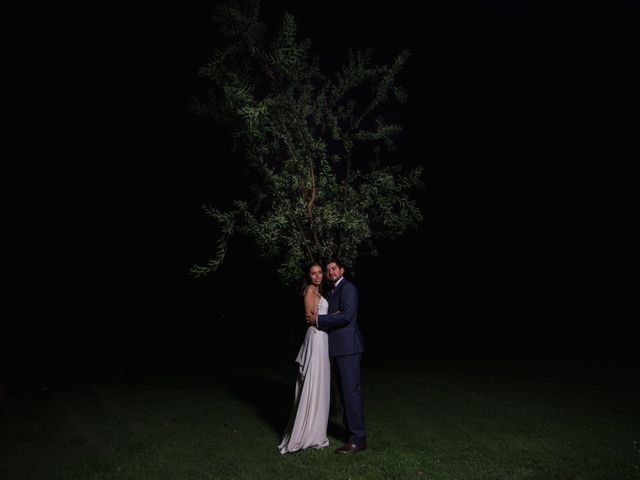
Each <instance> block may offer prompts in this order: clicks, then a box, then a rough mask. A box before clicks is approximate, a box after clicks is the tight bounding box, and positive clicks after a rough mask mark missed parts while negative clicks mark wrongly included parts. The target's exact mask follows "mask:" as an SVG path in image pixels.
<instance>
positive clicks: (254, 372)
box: [216, 359, 296, 435]
mask: <svg viewBox="0 0 640 480" xmlns="http://www.w3.org/2000/svg"><path fill="white" fill-rule="evenodd" d="M232 360H233V359H227V361H225V362H224V363H221V364H219V365H218V367H217V368H216V370H217V373H218V378H219V379H221V380H222V382H223V384H224V386H225V387H226V388H227V389H228V390H229V392H230V393H231V394H232V395H234V396H235V397H236V398H238V399H239V400H241V401H242V402H244V403H246V404H248V405H250V406H252V407H253V408H254V409H255V411H256V413H257V415H258V417H259V418H260V419H261V420H263V421H264V422H265V423H267V424H268V425H269V427H271V429H272V430H273V431H274V433H276V434H277V435H282V434H283V433H284V430H285V428H286V426H287V421H288V420H289V415H290V413H291V407H292V405H293V399H294V391H295V385H294V380H295V378H296V368H295V365H292V366H291V367H290V368H288V367H287V366H286V365H284V366H283V365H266V364H260V363H259V362H258V361H256V360H246V359H245V360H237V361H232Z"/></svg>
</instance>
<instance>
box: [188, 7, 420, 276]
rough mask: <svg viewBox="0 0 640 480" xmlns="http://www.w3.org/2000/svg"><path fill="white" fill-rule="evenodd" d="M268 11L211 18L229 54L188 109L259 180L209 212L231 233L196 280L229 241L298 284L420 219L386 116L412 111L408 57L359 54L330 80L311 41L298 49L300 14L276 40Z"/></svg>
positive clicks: (224, 10) (350, 55) (217, 57)
mask: <svg viewBox="0 0 640 480" xmlns="http://www.w3.org/2000/svg"><path fill="white" fill-rule="evenodd" d="M259 10H260V4H259V2H258V1H257V0H237V1H231V2H229V3H225V4H223V5H221V6H219V7H218V9H217V11H216V14H215V15H214V17H213V18H214V21H215V22H216V23H217V25H218V27H219V31H220V33H221V34H222V36H223V37H224V38H225V45H224V46H223V47H221V48H218V49H217V50H215V52H214V53H213V55H212V57H211V58H210V60H209V61H208V63H207V64H206V65H205V66H204V67H202V68H201V69H200V71H199V74H200V75H201V76H202V77H204V78H205V79H207V80H208V81H210V85H211V87H210V88H209V90H208V91H207V92H206V94H205V95H201V96H199V97H197V96H196V97H194V98H193V99H192V102H191V105H190V108H191V110H192V111H193V112H195V113H197V114H201V115H205V116H211V117H213V118H215V119H217V120H218V121H219V122H221V123H222V124H223V125H224V126H225V127H226V128H228V129H229V130H230V132H231V136H232V139H233V145H234V149H235V150H237V151H239V152H241V153H242V157H243V158H245V159H246V161H247V162H248V166H249V167H250V168H251V169H252V170H253V171H254V172H256V173H257V174H258V178H259V179H260V181H259V182H258V183H257V184H256V185H255V186H254V188H253V198H251V199H250V200H235V201H234V202H233V207H232V208H231V209H229V210H228V211H221V210H219V209H217V208H215V207H213V206H210V205H205V206H203V209H204V211H205V213H206V214H207V215H208V216H210V217H211V218H212V219H214V220H215V221H217V222H218V223H219V224H220V226H221V233H222V234H221V238H220V239H219V240H218V246H217V252H216V255H215V258H212V259H210V260H209V261H208V262H207V263H206V264H205V265H194V266H193V267H192V268H191V273H192V274H193V275H194V276H196V277H197V276H202V275H206V274H208V273H209V272H211V271H214V270H216V269H217V268H218V266H219V265H220V264H221V263H222V261H223V259H224V256H225V253H226V251H227V246H228V243H229V240H230V238H231V237H232V236H233V235H234V234H244V235H248V236H249V237H251V238H252V239H253V240H254V241H255V243H256V245H257V246H258V248H259V249H260V252H261V254H262V255H264V256H266V257H270V258H275V259H277V260H278V261H279V262H280V267H279V269H278V273H279V275H280V278H281V280H282V282H283V283H284V284H289V283H291V282H292V281H294V280H297V279H299V278H300V276H301V274H302V273H303V270H302V269H303V267H304V265H305V264H306V263H308V262H310V261H319V262H321V263H323V262H325V261H326V260H327V259H329V258H335V257H337V258H340V259H342V260H343V262H345V263H346V264H347V265H350V266H354V265H355V264H356V261H357V260H358V258H359V256H360V255H362V254H365V253H368V254H371V255H377V250H376V246H375V242H376V240H378V239H380V238H384V237H390V238H395V237H397V236H398V235H400V234H402V233H403V232H405V231H406V230H407V229H409V228H412V227H415V226H416V225H417V224H418V222H420V221H421V220H422V215H421V213H420V210H419V208H418V207H417V205H416V202H415V200H414V199H412V197H411V195H412V193H413V192H415V190H416V189H417V188H419V187H420V186H421V180H420V175H421V169H420V167H417V168H414V169H410V170H407V169H403V168H402V167H401V166H400V165H391V164H385V163H384V162H383V158H382V157H383V151H384V150H385V149H386V150H387V151H389V150H393V149H394V140H395V138H396V137H397V135H398V134H399V133H400V132H401V130H402V129H401V127H400V126H399V125H395V124H389V123H387V122H386V121H385V120H384V119H383V117H382V113H383V107H385V106H386V105H387V104H388V103H389V102H390V101H392V100H394V99H395V100H396V101H397V102H400V103H403V102H405V101H406V98H407V94H406V92H405V90H404V89H403V88H402V87H401V86H400V85H398V83H397V77H398V74H399V72H400V71H401V69H402V68H403V67H404V65H405V63H406V62H407V60H408V58H409V52H408V51H403V52H401V53H400V54H399V55H397V57H396V58H395V59H394V60H393V61H392V62H391V63H389V64H385V65H375V64H374V63H373V62H372V53H371V51H366V52H358V51H353V50H351V49H350V50H349V51H348V52H347V53H346V61H345V62H344V64H343V65H342V67H341V68H339V69H338V71H337V72H334V73H333V74H331V75H325V74H323V73H322V71H321V68H320V62H319V59H318V58H312V57H311V55H310V48H311V43H310V41H309V40H308V39H307V40H304V41H302V42H298V40H297V39H296V34H297V24H296V21H295V19H294V18H293V16H291V15H290V14H288V13H285V15H284V19H283V21H282V25H281V27H280V29H279V31H278V32H277V33H276V34H275V36H274V38H273V39H271V40H269V39H268V35H267V28H266V26H265V24H264V23H263V22H262V21H261V20H260V16H259Z"/></svg>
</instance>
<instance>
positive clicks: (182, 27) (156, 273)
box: [18, 1, 638, 374]
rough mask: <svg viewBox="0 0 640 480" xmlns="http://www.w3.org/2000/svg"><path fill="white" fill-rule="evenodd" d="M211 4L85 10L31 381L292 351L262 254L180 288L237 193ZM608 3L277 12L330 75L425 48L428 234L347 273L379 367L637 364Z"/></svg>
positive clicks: (414, 63) (413, 122)
mask: <svg viewBox="0 0 640 480" xmlns="http://www.w3.org/2000/svg"><path fill="white" fill-rule="evenodd" d="M214 5H215V4H214V3H207V4H186V3H185V4H181V5H180V6H172V7H162V8H161V9H158V8H156V7H154V8H153V9H152V8H149V9H146V8H139V9H137V10H136V11H133V10H127V9H124V8H123V9H118V10H111V11H105V12H92V14H91V15H89V14H88V12H87V16H86V17H85V19H84V27H83V30H84V29H86V30H87V31H92V30H93V32H92V33H93V35H92V37H93V38H95V37H97V42H96V43H95V44H94V45H93V46H91V47H89V46H88V45H86V46H83V45H78V43H82V38H74V43H75V47H76V52H77V53H76V55H75V56H74V59H75V60H77V62H74V63H75V68H74V69H71V70H70V73H69V77H66V79H65V81H64V82H63V83H67V90H66V91H69V92H70V93H71V95H72V97H73V100H72V101H71V103H70V105H71V104H72V105H73V106H72V107H70V108H69V109H68V110H67V115H68V116H69V117H73V118H71V119H70V121H69V122H68V123H69V124H71V125H73V128H72V130H71V132H69V131H67V130H65V133H64V135H61V134H60V135H54V136H57V137H58V141H59V142H60V144H62V145H63V148H64V147H65V146H66V144H68V148H69V152H71V153H70V154H69V157H70V158H69V163H66V162H64V161H58V163H57V164H56V167H55V168H54V167H51V166H49V167H48V168H50V169H51V172H52V174H54V175H55V182H51V183H55V187H51V185H49V187H50V188H49V189H47V198H46V199H45V202H44V205H43V206H44V207H46V209H45V210H46V211H47V212H48V214H47V215H44V216H43V217H44V218H43V219H41V220H38V221H37V222H35V223H36V224H37V226H36V229H37V231H38V235H36V238H35V240H32V241H31V244H30V247H31V251H32V254H31V255H32V258H35V259H36V260H35V261H36V263H38V262H39V261H40V260H39V259H42V258H44V259H46V260H45V262H44V263H45V265H46V266H45V267H44V268H40V269H37V270H36V273H35V274H34V275H30V281H31V282H32V283H34V284H36V286H37V287H38V294H37V295H32V294H31V293H27V292H25V291H22V294H23V295H19V298H20V299H21V300H22V303H23V310H22V311H23V317H22V318H23V320H21V321H20V323H21V324H22V325H23V326H25V327H26V328H24V329H23V330H21V334H20V335H21V338H24V339H26V340H27V342H26V345H27V346H26V347H25V348H23V350H22V353H21V355H20V356H19V357H18V358H19V359H20V362H21V363H20V364H21V365H26V364H28V365H31V366H32V367H30V368H31V372H33V371H39V370H40V369H42V368H45V367H43V365H48V366H49V367H46V368H54V369H57V370H58V371H59V370H67V371H68V372H84V374H92V372H96V371H111V370H117V369H119V368H120V366H121V365H131V364H136V365H139V364H144V363H145V362H146V363H154V362H155V361H156V360H157V359H161V360H162V362H164V363H165V364H171V363H181V364H182V363H184V364H193V365H197V364H199V363H202V362H207V361H214V360H215V358H217V357H219V356H220V355H223V356H260V357H264V358H270V359H288V358H293V357H292V356H294V355H295V351H296V349H297V347H298V344H299V341H300V339H301V337H302V334H303V332H304V325H303V318H302V315H301V307H300V304H299V298H298V297H297V296H296V292H294V291H292V290H286V289H283V288H282V287H281V286H280V285H279V283H278V279H277V277H276V273H275V270H276V266H277V265H276V264H275V263H274V262H271V261H266V260H264V259H261V258H260V256H259V254H258V252H257V251H256V250H255V248H254V247H253V246H252V245H251V243H250V242H248V241H246V240H244V239H242V238H239V239H236V241H234V242H233V243H232V245H231V248H230V249H229V252H228V256H227V259H226V261H225V264H224V265H223V267H222V268H221V269H220V270H219V271H218V272H216V273H215V274H213V275H211V276H210V277H208V278H206V279H204V280H195V279H193V278H190V277H189V274H188V269H189V267H190V266H191V265H192V264H193V263H194V262H196V263H197V262H200V263H202V262H204V261H206V260H207V259H208V258H209V257H210V256H211V255H213V253H214V251H215V243H216V240H217V236H218V231H217V228H216V226H215V225H214V224H213V223H211V222H210V221H209V220H208V219H207V218H206V217H205V216H204V215H203V214H202V213H201V210H200V205H201V204H202V203H211V204H213V205H216V206H220V207H224V206H225V205H228V204H229V203H230V201H231V199H232V198H236V197H240V198H242V195H243V192H244V191H245V189H246V185H245V180H244V179H245V175H244V169H243V165H242V160H241V158H240V157H238V156H237V154H234V153H232V152H231V149H230V140H229V138H228V134H227V132H226V131H225V130H224V129H223V128H221V127H218V126H216V125H214V124H213V123H211V122H209V121H206V120H203V119H200V118H197V117H195V116H193V115H191V114H190V113H188V112H187V111H186V105H187V103H188V101H189V97H190V95H192V94H194V93H198V92H199V91H201V89H202V88H203V86H204V84H203V82H202V80H200V79H198V77H197V70H198V68H199V67H200V66H201V65H203V64H204V63H205V62H206V59H207V57H208V55H210V54H211V52H212V51H213V49H214V48H215V46H216V45H217V44H218V43H219V41H220V39H219V38H218V37H217V35H216V33H215V31H214V26H213V23H212V22H211V21H210V16H211V14H212V13H213V10H214ZM607 5H608V6H607V7H603V6H597V7H591V6H588V5H587V4H582V5H581V6H579V7H575V8H565V9H560V8H558V7H555V8H545V9H539V8H538V7H535V6H533V5H530V4H529V2H517V1H513V2H507V1H505V2H497V1H494V2H429V3H428V4H425V5H417V4H415V3H413V2H393V3H392V4H383V5H380V6H376V7H373V6H371V5H370V4H369V3H368V2H334V1H328V2H321V3H318V4H317V5H312V4H304V5H303V4H301V3H298V2H276V3H270V4H269V5H268V6H265V7H264V13H265V19H266V20H267V22H268V23H269V25H270V27H271V30H272V31H273V29H274V28H276V27H277V25H278V23H279V21H280V19H281V17H282V14H283V12H284V11H285V10H286V11H289V12H290V13H292V14H293V15H294V16H295V17H296V19H297V20H298V23H299V29H300V37H301V38H306V37H309V38H310V39H311V40H312V45H313V47H312V48H313V51H314V52H315V53H317V54H318V55H319V56H320V59H321V62H322V64H323V65H325V66H326V68H328V69H330V68H332V66H335V65H339V64H340V62H341V60H342V59H343V58H344V54H345V51H346V49H347V47H348V46H353V47H355V48H358V49H363V48H372V49H373V51H374V55H375V58H376V59H377V60H378V61H380V62H385V61H389V60H390V59H391V58H393V56H394V55H396V54H397V53H399V52H400V51H402V50H403V49H409V50H410V51H411V52H412V58H411V60H410V62H409V64H408V66H407V69H406V71H405V72H404V73H403V74H402V77H401V78H402V83H403V84H404V85H405V87H406V88H407V90H408V93H409V101H408V103H407V104H406V105H403V106H399V107H398V108H397V110H396V111H395V113H394V115H397V117H398V118H397V119H398V122H399V123H401V124H402V125H403V126H404V127H405V131H404V133H403V134H402V138H401V141H400V143H399V147H398V150H397V151H396V152H395V153H394V154H393V156H390V157H389V159H390V160H393V161H398V162H402V163H404V164H407V165H418V164H420V165H423V167H424V169H425V175H424V178H425V186H426V188H425V189H424V190H423V191H422V192H421V193H420V195H419V199H418V200H419V203H420V205H421V207H422V209H423V212H424V217H425V218H424V221H423V222H422V224H421V226H420V228H419V229H418V230H417V231H412V232H408V233H407V234H405V235H404V236H403V237H402V238H401V239H399V240H397V241H394V242H388V243H384V244H381V245H380V252H381V255H380V257H378V258H375V259H371V258H363V259H362V260H361V262H360V264H359V265H357V270H356V272H355V273H356V276H355V277H354V276H353V275H351V278H352V280H353V281H354V282H355V283H356V284H357V286H358V288H359V292H360V317H359V323H360V325H361V328H362V330H363V334H364V336H365V342H366V344H367V348H368V354H369V355H372V356H378V357H380V358H385V357H386V356H389V355H393V356H397V355H405V354H437V353H454V354H456V353H459V354H467V353H471V354H473V355H477V356H492V355H495V354H497V353H498V354H499V353H507V354H508V355H547V354H549V355H550V354H552V353H553V354H557V353H561V354H568V355H570V356H577V357H579V358H584V359H585V360H593V359H597V360H598V361H599V360H601V359H603V358H609V359H619V358H623V359H624V360H625V361H626V360H628V359H629V358H635V356H636V353H635V352H637V346H636V342H635V341H634V339H633V336H632V335H631V333H630V332H631V329H632V327H633V323H635V322H637V320H635V321H634V320H633V319H634V318H635V317H636V316H637V315H635V314H633V312H634V311H636V310H637V309H635V308H633V309H631V301H632V298H633V297H632V295H633V294H634V293H635V291H636V289H635V288H634V287H633V283H632V282H631V278H630V274H629V273H627V272H628V271H629V270H631V269H632V264H633V257H634V256H635V254H634V253H633V251H634V249H633V245H634V242H633V237H632V231H633V228H632V227H633V224H634V222H635V221H636V218H637V217H636V215H635V211H634V209H633V207H632V204H633V202H632V199H633V197H634V195H633V190H632V186H634V185H632V182H633V178H632V177H631V175H630V171H631V168H632V166H633V164H632V162H635V161H637V149H636V152H635V154H634V148H635V146H636V145H635V144H636V143H637V142H636V140H637V131H636V129H634V122H636V123H637V82H636V80H637V78H634V75H633V72H634V65H633V63H634V61H636V62H637V58H636V57H637V47H638V34H637V25H638V23H637V21H638V9H637V7H636V5H635V3H633V2H609V3H608V4H607ZM634 58H635V60H634ZM65 123H67V122H65ZM54 128H55V126H54ZM60 130H62V129H60ZM55 131H56V132H57V133H58V130H55ZM59 133H61V132H59ZM45 171H46V170H45ZM32 238H33V237H32ZM349 273H350V272H347V275H348V276H349ZM36 325H37V326H36ZM30 360H31V361H30ZM43 360H45V361H44V362H43ZM51 365H53V367H51ZM61 365H62V366H61Z"/></svg>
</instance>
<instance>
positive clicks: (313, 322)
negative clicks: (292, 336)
mask: <svg viewBox="0 0 640 480" xmlns="http://www.w3.org/2000/svg"><path fill="white" fill-rule="evenodd" d="M305 318H306V319H307V325H308V326H309V327H311V326H314V327H315V326H316V320H317V319H318V316H317V315H310V314H307V316H306V317H305Z"/></svg>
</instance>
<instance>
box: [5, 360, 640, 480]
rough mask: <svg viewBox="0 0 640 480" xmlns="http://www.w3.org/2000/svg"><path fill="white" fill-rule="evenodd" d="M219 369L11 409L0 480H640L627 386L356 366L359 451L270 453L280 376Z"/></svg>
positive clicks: (629, 382)
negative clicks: (364, 442)
mask: <svg viewBox="0 0 640 480" xmlns="http://www.w3.org/2000/svg"><path fill="white" fill-rule="evenodd" d="M230 365H231V362H229V364H228V365H220V366H218V367H217V368H211V369H202V370H200V371H189V372H185V371H181V370H164V371H161V372H160V373H155V374H153V375H149V376H148V377H146V378H144V379H141V380H139V381H137V382H135V383H127V382H123V381H118V380H110V381H96V382H92V383H85V384H77V385H72V386H66V387H59V388H52V389H50V390H49V391H47V392H45V393H43V394H39V395H14V396H9V397H8V398H7V399H6V401H5V404H4V407H3V412H2V416H1V417H0V479H2V480H19V479H38V480H41V479H82V480H90V479H150V480H157V479H172V480H177V479H296V480H299V479H307V478H308V479H384V480H389V479H405V478H407V479H409V478H417V479H434V480H435V479H452V480H453V479H492V480H499V479H504V480H507V479H509V480H525V479H527V480H529V479H540V480H551V479H559V480H569V479H576V480H577V479H584V480H587V479H590V480H605V479H611V480H624V479H640V408H639V400H640V399H639V396H638V387H637V385H636V384H635V383H634V382H635V381H636V379H635V378H632V377H631V376H630V375H631V374H627V376H625V375H622V374H619V375H617V376H611V375H609V374H604V373H602V372H595V373H593V372H591V373H590V372H588V371H582V372H581V373H580V375H577V374H575V372H573V371H572V370H571V369H564V370H563V369H556V368H551V367H542V366H535V365H534V366H520V365H509V366H508V367H505V366H504V365H505V364H504V363H502V364H501V363H485V364H483V365H477V364H473V363H472V362H471V361H466V362H461V363H457V364H454V363H452V362H446V361H443V360H440V361H424V360H422V361H419V360H416V361H403V362H401V361H385V362H379V363H377V362H375V363H374V362H373V361H370V362H367V361H366V359H365V363H364V366H363V389H364V396H365V415H366V420H367V433H368V442H369V449H368V450H366V451H364V452H361V453H358V454H356V455H352V456H342V455H336V454H334V453H333V449H334V448H335V447H338V446H340V445H341V444H342V441H343V438H341V435H342V434H343V431H342V427H341V424H340V419H339V418H332V419H331V424H330V428H329V433H330V435H329V439H330V442H331V446H330V447H329V448H326V449H323V450H313V451H304V452H299V453H296V454H292V455H291V454H290V455H280V454H279V453H278V451H277V448H276V447H277V444H278V442H279V440H280V435H281V434H282V430H283V429H284V427H285V424H286V420H287V417H288V415H289V409H290V407H291V401H292V398H293V380H294V378H295V370H294V366H293V365H292V364H286V365H281V364H266V363H263V364H260V365H255V364H250V363H248V362H244V363H243V364H238V365H235V366H233V367H231V366H230Z"/></svg>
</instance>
